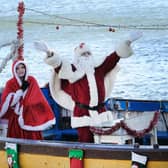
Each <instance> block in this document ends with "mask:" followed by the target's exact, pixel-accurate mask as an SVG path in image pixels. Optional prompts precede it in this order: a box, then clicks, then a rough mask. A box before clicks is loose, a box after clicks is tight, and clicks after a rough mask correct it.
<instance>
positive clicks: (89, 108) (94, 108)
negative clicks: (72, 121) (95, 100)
mask: <svg viewBox="0 0 168 168" xmlns="http://www.w3.org/2000/svg"><path fill="white" fill-rule="evenodd" d="M75 104H76V105H77V106H78V107H80V108H83V109H87V110H99V109H101V108H103V107H104V106H105V103H100V104H98V105H97V106H88V105H86V104H82V103H79V102H76V103H75Z"/></svg>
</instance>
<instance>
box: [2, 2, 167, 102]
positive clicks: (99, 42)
mask: <svg viewBox="0 0 168 168" xmlns="http://www.w3.org/2000/svg"><path fill="white" fill-rule="evenodd" d="M0 2H1V9H0V25H1V27H0V39H1V40H0V43H3V42H6V41H10V40H13V39H15V38H16V32H17V28H16V22H17V15H18V13H17V10H16V8H17V1H16V0H10V1H6V0H0ZM24 2H25V6H26V8H27V9H26V11H25V15H24V22H25V23H24V42H25V45H24V53H25V60H26V61H27V63H28V65H29V70H30V73H31V74H32V75H33V76H35V77H36V79H37V80H38V83H39V84H40V86H44V85H45V83H46V82H47V81H49V79H50V73H51V71H50V67H49V66H47V65H46V64H45V63H44V62H43V58H44V54H42V53H39V52H37V51H36V50H35V49H34V46H33V42H34V41H36V40H45V41H46V42H47V43H48V44H49V46H51V47H52V48H54V49H55V50H56V51H57V52H58V53H59V54H60V56H61V57H63V58H65V59H69V60H71V59H72V58H73V49H74V47H75V46H76V45H77V44H79V43H80V42H86V43H88V44H89V45H90V47H91V48H92V50H93V53H94V57H95V59H97V60H99V59H101V58H102V57H103V56H105V55H107V54H109V53H110V52H111V51H113V50H114V46H115V44H116V43H117V42H118V41H119V40H122V39H124V38H126V36H127V35H128V34H129V33H130V32H131V31H135V30H137V29H138V28H147V29H141V31H142V32H143V37H142V38H141V39H139V40H138V41H136V42H135V43H134V44H133V49H134V55H133V56H132V57H130V58H128V59H123V60H121V61H120V63H119V64H120V67H121V70H120V72H119V73H118V77H117V80H116V83H115V87H114V89H113V92H112V93H111V95H112V97H121V98H134V99H152V100H161V99H162V100H163V99H166V100H167V99H168V96H167V95H168V89H167V83H168V76H167V74H168V68H167V67H168V66H167V62H168V54H167V51H168V40H167V39H168V22H167V21H168V20H167V16H168V10H167V9H168V2H167V1H165V0H160V1H155V0H125V1H124V0H109V1H105V0H89V1H88V0H74V1H71V0H64V1H59V0H55V1H53V0H47V1H45V0H41V1H34V0H25V1H24ZM41 12H42V13H41ZM63 18H68V19H78V20H80V21H82V22H79V21H78V22H75V21H72V20H68V19H63ZM83 21H85V22H92V23H97V24H101V25H112V26H114V28H115V32H109V31H108V30H109V26H105V27H103V26H100V27H99V26H98V25H97V26H94V27H92V26H85V25H86V23H83ZM30 22H36V23H37V22H39V23H42V22H43V23H44V22H45V23H46V24H33V23H30ZM59 24H61V25H65V24H70V25H71V26H60V25H59ZM75 24H78V25H79V24H80V25H82V26H74V25H75ZM56 26H59V29H58V30H57V29H56ZM118 26H120V27H123V26H125V28H119V27H118ZM8 51H9V48H8V47H6V48H3V49H0V61H1V60H2V59H3V58H4V57H5V56H6V55H7V53H8ZM11 63H12V62H11V61H10V62H9V63H8V65H7V66H6V68H5V69H4V70H3V72H2V73H1V74H0V87H3V86H4V85H5V83H6V81H7V80H8V79H9V78H10V77H11Z"/></svg>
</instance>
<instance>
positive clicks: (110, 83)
mask: <svg viewBox="0 0 168 168" xmlns="http://www.w3.org/2000/svg"><path fill="white" fill-rule="evenodd" d="M119 70H120V67H119V65H118V64H117V65H116V66H115V67H114V68H113V69H112V70H111V71H110V72H109V73H108V74H107V75H106V76H105V79H104V85H105V100H107V99H108V98H110V97H111V92H112V89H113V87H114V83H115V80H116V77H117V76H116V75H117V73H118V72H119Z"/></svg>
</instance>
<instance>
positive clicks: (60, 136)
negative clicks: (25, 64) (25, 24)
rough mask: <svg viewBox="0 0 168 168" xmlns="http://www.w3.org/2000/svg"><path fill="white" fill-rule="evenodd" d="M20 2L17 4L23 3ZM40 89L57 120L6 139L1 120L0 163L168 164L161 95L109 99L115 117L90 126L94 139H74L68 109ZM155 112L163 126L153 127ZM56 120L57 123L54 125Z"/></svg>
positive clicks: (87, 167) (167, 105) (84, 167)
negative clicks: (38, 136)
mask: <svg viewBox="0 0 168 168" xmlns="http://www.w3.org/2000/svg"><path fill="white" fill-rule="evenodd" d="M20 4H21V5H22V6H21V7H23V2H20ZM21 7H20V9H21ZM22 12H23V11H22ZM22 14H23V13H22ZM20 19H21V16H20ZM19 23H22V22H19ZM20 26H21V25H20ZM21 36H22V34H21ZM20 38H23V37H20ZM41 90H42V92H43V94H44V96H45V97H46V99H47V101H48V103H49V104H50V106H51V108H52V110H53V112H54V114H55V115H56V119H57V120H58V121H57V124H56V125H54V126H53V127H52V128H50V129H47V130H44V131H43V137H44V140H27V139H15V138H7V137H6V133H7V129H8V128H7V122H6V121H2V120H1V122H0V167H2V168H8V167H10V168H19V167H22V168H30V167H31V168H37V167H41V168H43V167H44V168H46V167H48V168H52V167H57V168H69V167H70V168H91V167H95V168H111V167H118V168H129V167H132V168H136V167H138V164H140V165H141V166H142V167H146V166H147V167H148V168H155V167H157V168H166V167H168V157H167V156H168V143H167V140H168V130H167V129H168V128H167V112H168V101H167V100H162V101H154V100H130V99H120V98H110V99H108V100H107V101H106V108H107V109H109V110H111V111H112V112H113V114H114V117H116V118H115V119H116V120H115V121H116V122H115V123H114V124H113V125H112V126H107V125H106V126H102V127H91V128H90V129H91V131H92V132H93V134H94V140H95V143H80V142H78V141H77V138H78V134H77V130H76V129H73V128H71V126H70V116H69V112H68V111H67V110H66V109H64V108H62V107H60V106H59V105H58V104H57V103H56V102H55V101H54V99H53V98H52V96H51V95H50V92H49V88H48V87H45V88H41ZM60 110H61V112H60ZM60 114H62V115H60ZM159 116H162V119H163V121H162V122H161V127H162V126H164V129H162V128H161V129H160V130H159V131H158V128H157V124H158V122H159ZM60 121H61V123H63V124H62V125H59V124H58V123H60ZM141 121H143V122H141Z"/></svg>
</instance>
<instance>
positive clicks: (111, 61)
mask: <svg viewBox="0 0 168 168" xmlns="http://www.w3.org/2000/svg"><path fill="white" fill-rule="evenodd" d="M119 60H120V57H119V56H118V55H117V53H116V52H113V53H111V54H110V55H109V56H107V57H106V59H105V60H104V62H103V63H102V64H101V65H100V66H99V67H98V68H97V69H99V70H100V71H101V72H102V73H104V74H107V73H108V72H109V71H111V70H112V69H113V68H114V67H115V66H116V65H117V63H118V61H119Z"/></svg>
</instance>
